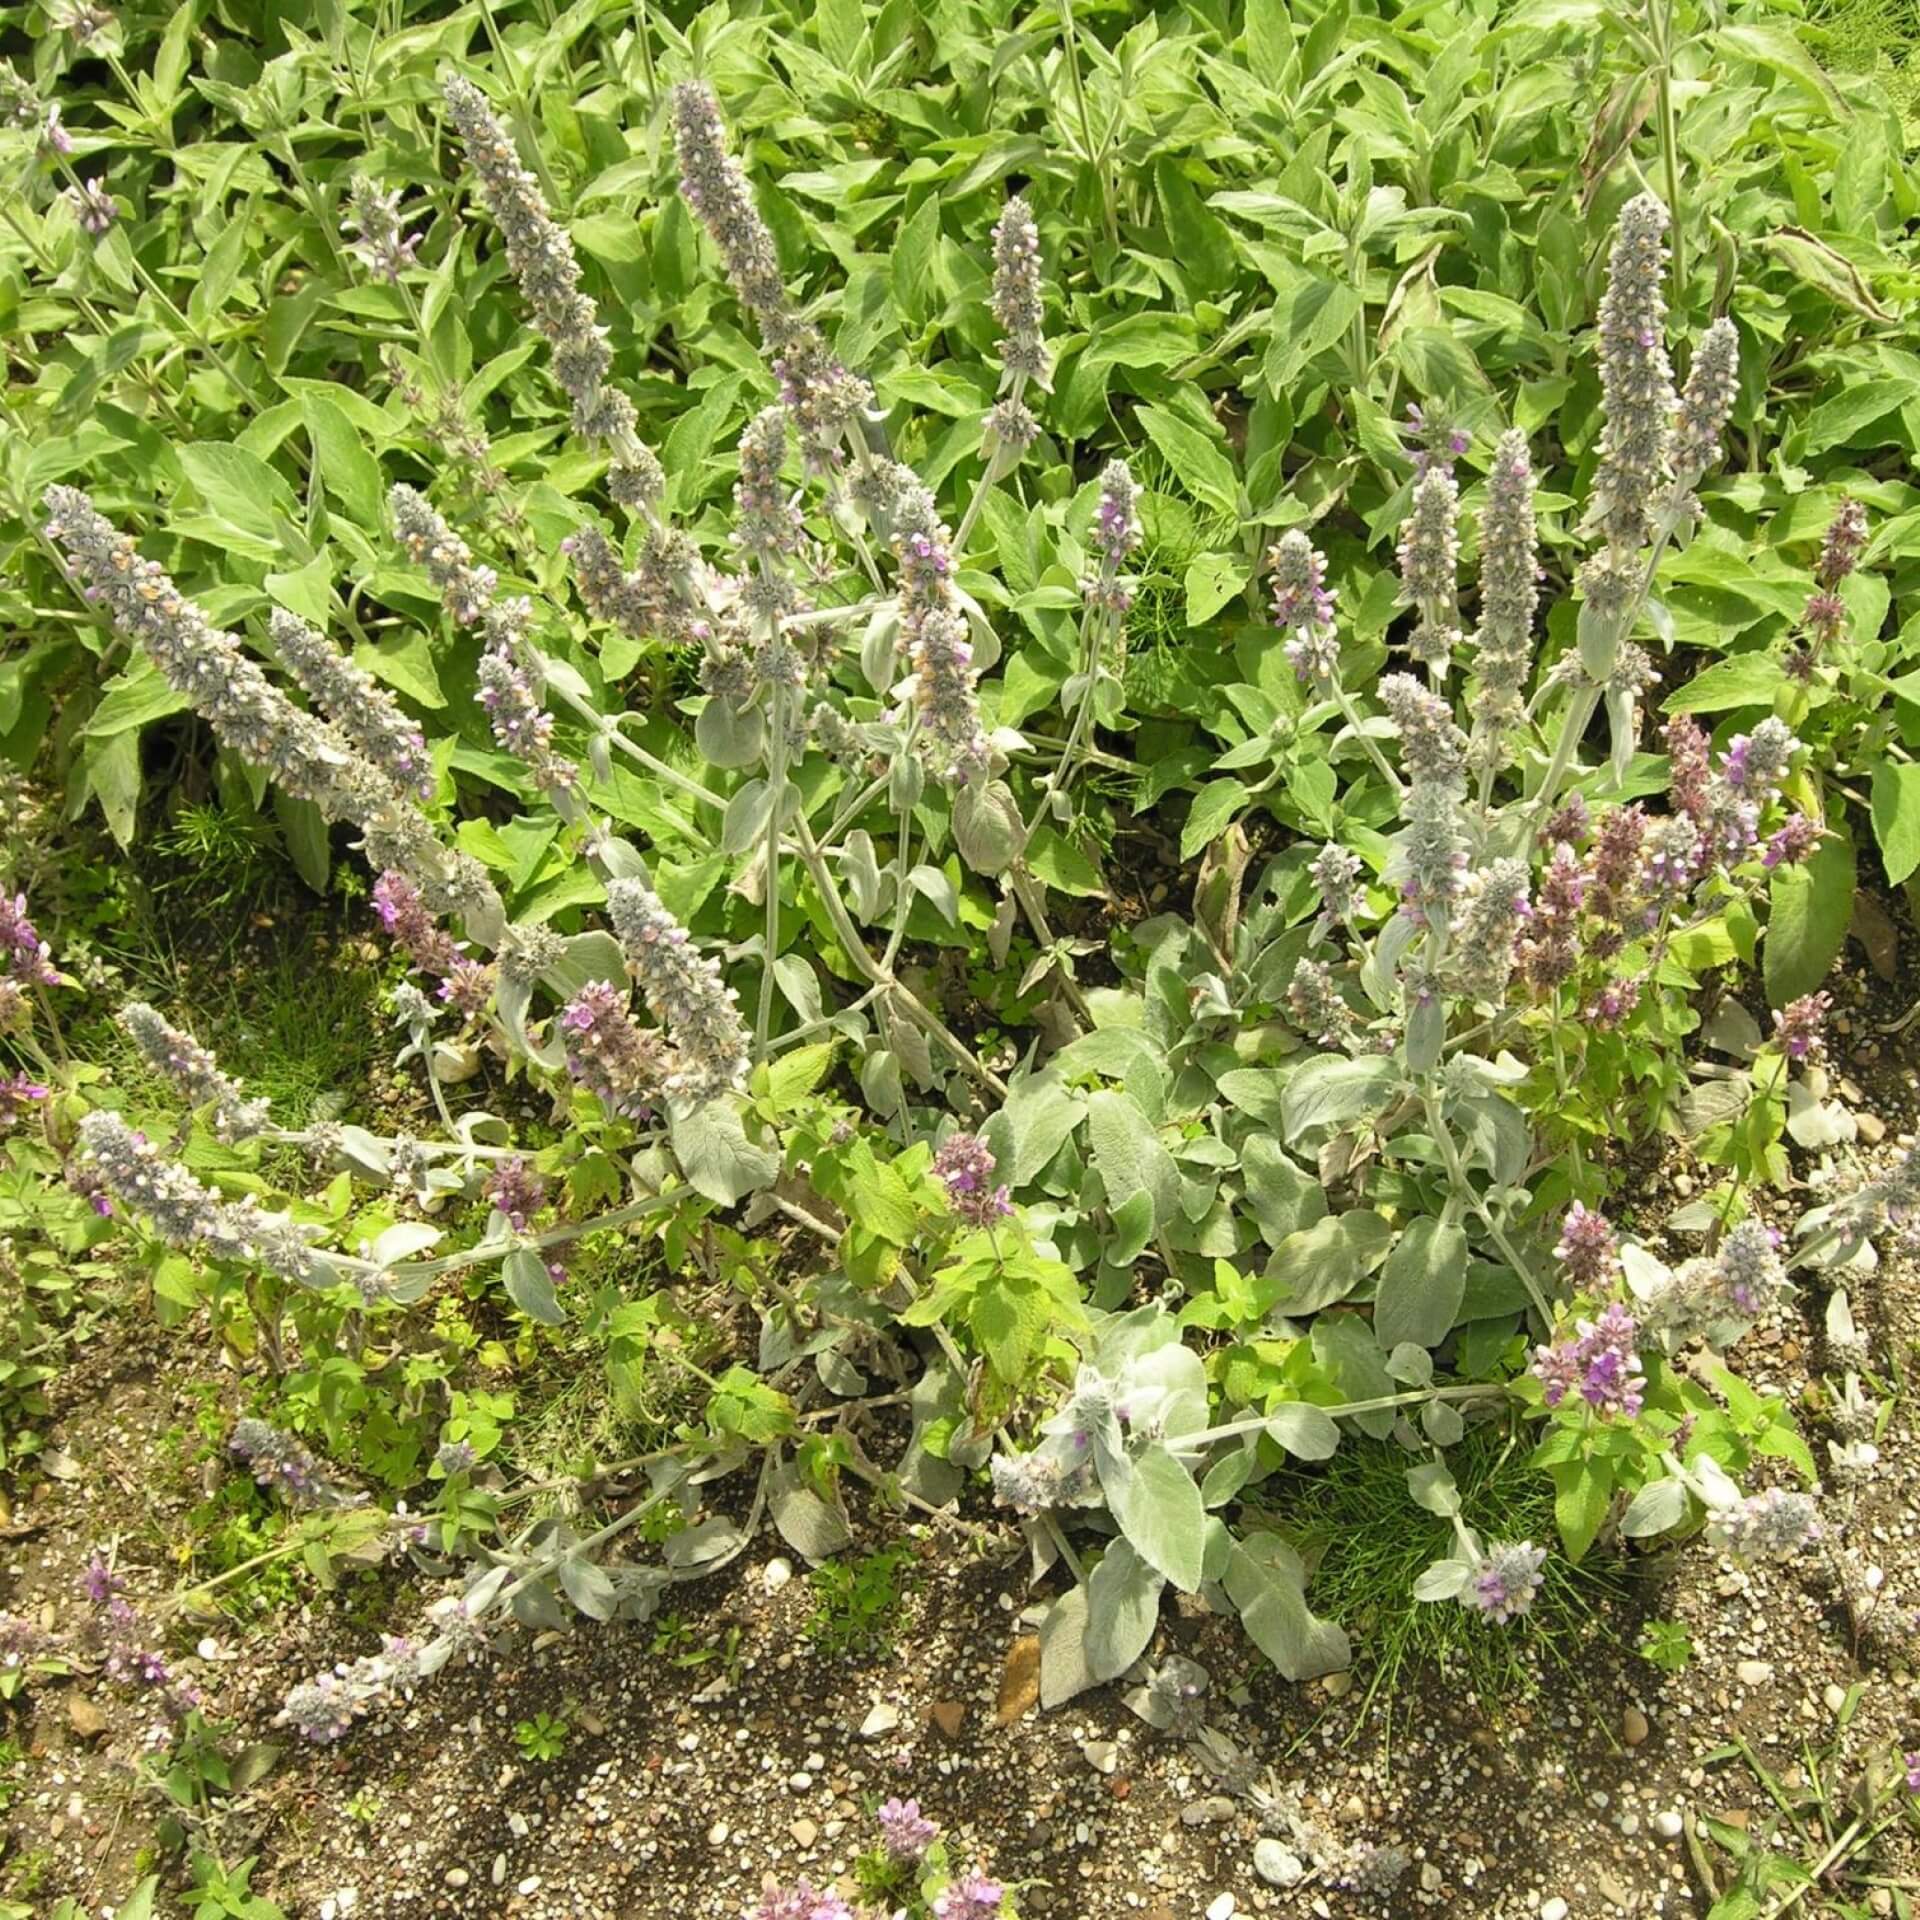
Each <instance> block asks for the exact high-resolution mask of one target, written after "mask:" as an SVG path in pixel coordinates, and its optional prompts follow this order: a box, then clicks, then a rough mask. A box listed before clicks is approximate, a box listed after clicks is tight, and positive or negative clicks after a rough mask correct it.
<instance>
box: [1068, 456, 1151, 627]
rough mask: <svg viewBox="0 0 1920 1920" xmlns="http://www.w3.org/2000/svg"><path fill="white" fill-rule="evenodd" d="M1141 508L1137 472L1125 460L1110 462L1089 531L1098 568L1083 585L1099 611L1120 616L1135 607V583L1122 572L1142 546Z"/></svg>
mask: <svg viewBox="0 0 1920 1920" xmlns="http://www.w3.org/2000/svg"><path fill="white" fill-rule="evenodd" d="M1138 504H1139V493H1138V490H1137V489H1136V488H1135V486H1134V484H1133V469H1132V468H1131V467H1129V466H1128V465H1127V463H1126V462H1125V461H1124V460H1109V461H1108V462H1107V464H1106V465H1105V466H1104V467H1102V468H1101V469H1100V503H1099V505H1098V506H1096V507H1095V508H1094V510H1093V525H1092V527H1091V528H1090V529H1089V537H1090V538H1091V540H1092V541H1093V549H1094V553H1095V556H1096V558H1097V560H1098V564H1097V565H1096V566H1095V568H1094V569H1093V571H1092V572H1091V573H1090V574H1089V575H1088V576H1087V577H1086V579H1085V580H1083V581H1082V582H1081V583H1080V591H1081V593H1082V594H1083V595H1085V597H1086V601H1087V604H1088V606H1090V607H1092V608H1094V609H1096V610H1103V611H1105V612H1108V613H1112V614H1115V615H1118V614H1123V613H1125V612H1126V610H1127V609H1128V608H1129V607H1130V606H1132V605H1133V582H1132V581H1131V580H1130V579H1128V578H1127V577H1126V575H1125V574H1123V573H1122V571H1121V569H1122V568H1123V567H1125V565H1126V564H1127V561H1128V559H1129V557H1130V556H1131V555H1132V554H1133V553H1134V552H1135V551H1137V549H1138V548H1139V545H1140V518H1139V511H1138Z"/></svg>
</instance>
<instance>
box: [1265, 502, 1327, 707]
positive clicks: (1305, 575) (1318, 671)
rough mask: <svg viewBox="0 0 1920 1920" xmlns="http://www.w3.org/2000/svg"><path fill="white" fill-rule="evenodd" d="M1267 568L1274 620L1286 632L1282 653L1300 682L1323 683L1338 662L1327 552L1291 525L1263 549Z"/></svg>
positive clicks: (1316, 685)
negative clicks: (1270, 544) (1288, 530)
mask: <svg viewBox="0 0 1920 1920" xmlns="http://www.w3.org/2000/svg"><path fill="white" fill-rule="evenodd" d="M1267 566H1268V569H1269V570H1270V571H1271V573H1272V575H1273V624H1274V625H1275V626H1276V627H1278V628H1279V629H1280V631H1281V632H1282V633H1284V634H1285V635H1286V636H1287V639H1286V644H1285V646H1284V647H1283V648H1282V651H1283V652H1284V653H1285V654H1286V656H1287V659H1288V661H1289V663H1290V664H1291V665H1292V667H1293V670H1294V672H1295V674H1297V675H1298V676H1299V678H1300V679H1301V680H1302V681H1304V682H1305V683H1306V684H1307V685H1308V686H1312V687H1320V686H1324V685H1326V683H1327V682H1329V681H1331V680H1332V678H1333V676H1334V673H1335V671H1336V670H1337V669H1338V667H1339V665H1340V646H1339V641H1338V639H1337V638H1336V637H1335V634H1334V627H1333V608H1334V596H1333V593H1332V590H1331V589H1330V588H1329V587H1328V586H1327V556H1326V555H1325V554H1324V553H1322V552H1321V551H1320V550H1319V548H1317V547H1316V546H1315V545H1314V544H1313V542H1312V541H1311V540H1309V539H1308V538H1307V536H1306V535H1305V534H1304V533H1302V532H1301V531H1300V529H1299V528H1298V527H1295V528H1293V529H1292V530H1291V531H1290V532H1288V533H1283V534H1282V535H1281V536H1280V538H1279V539H1278V540H1277V541H1276V542H1275V543H1274V544H1273V545H1272V546H1271V547H1269V548H1268V549H1267Z"/></svg>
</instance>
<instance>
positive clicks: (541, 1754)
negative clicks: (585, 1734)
mask: <svg viewBox="0 0 1920 1920" xmlns="http://www.w3.org/2000/svg"><path fill="white" fill-rule="evenodd" d="M571 1732H572V1728H571V1727H569V1726H568V1724H567V1722H566V1721H564V1720H557V1719H555V1718H554V1717H553V1715H551V1714H546V1713H536V1714H535V1715H534V1716H533V1718H532V1719H531V1720H516V1721H515V1722H514V1724H513V1737H514V1740H515V1742H516V1743H517V1744H518V1746H519V1748H520V1751H521V1752H522V1753H523V1754H525V1755H526V1757H527V1758H528V1759H529V1760H539V1761H542V1762H545V1761H550V1760H558V1759H559V1758H560V1756H561V1755H562V1754H563V1753H565V1752H566V1750H567V1738H568V1735H569V1734H570V1733H571Z"/></svg>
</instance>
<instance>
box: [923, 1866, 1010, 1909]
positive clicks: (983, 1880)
mask: <svg viewBox="0 0 1920 1920" xmlns="http://www.w3.org/2000/svg"><path fill="white" fill-rule="evenodd" d="M1006 1898H1007V1890H1006V1888H1005V1887H1003V1886H1002V1885H1001V1884H1000V1882H999V1881H998V1880H990V1879H989V1878H988V1877H987V1876H986V1875H985V1874H984V1873H977V1872H976V1873H969V1874H964V1875H962V1876H961V1878H959V1879H958V1880H956V1881H954V1883H953V1884H952V1885H951V1886H949V1887H947V1888H945V1889H943V1890H942V1891H941V1892H939V1893H936V1894H935V1895H934V1896H933V1906H932V1909H931V1911H932V1914H933V1920H995V1916H996V1915H997V1914H998V1913H999V1912H1000V1910H1001V1908H1002V1907H1003V1906H1004V1905H1005V1903H1006Z"/></svg>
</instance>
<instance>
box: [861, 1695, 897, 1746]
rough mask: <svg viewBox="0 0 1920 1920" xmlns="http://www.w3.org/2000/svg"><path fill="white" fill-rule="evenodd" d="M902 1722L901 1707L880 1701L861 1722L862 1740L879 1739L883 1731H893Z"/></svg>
mask: <svg viewBox="0 0 1920 1920" xmlns="http://www.w3.org/2000/svg"><path fill="white" fill-rule="evenodd" d="M899 1724H900V1709H899V1708H898V1707H895V1706H889V1705H888V1704H887V1702H886V1701H884V1700H882V1701H880V1702H878V1703H877V1704H876V1705H875V1707H874V1709H873V1711H872V1712H871V1713H870V1714H868V1715H867V1717H866V1718H865V1719H864V1720H862V1721H861V1722H860V1738H861V1739H862V1740H878V1739H879V1738H880V1736H881V1735H882V1734H883V1733H891V1732H892V1731H893V1730H894V1728H895V1727H897V1726H898V1725H899Z"/></svg>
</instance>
